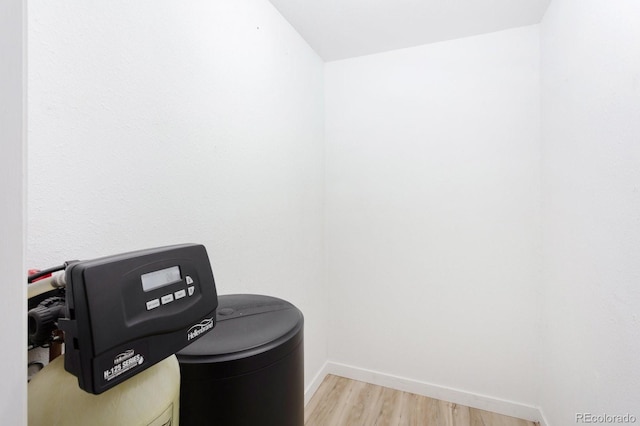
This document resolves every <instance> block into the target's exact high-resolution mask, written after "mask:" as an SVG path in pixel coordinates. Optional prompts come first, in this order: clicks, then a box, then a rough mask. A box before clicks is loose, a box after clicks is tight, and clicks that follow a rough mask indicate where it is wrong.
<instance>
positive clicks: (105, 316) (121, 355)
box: [59, 244, 218, 394]
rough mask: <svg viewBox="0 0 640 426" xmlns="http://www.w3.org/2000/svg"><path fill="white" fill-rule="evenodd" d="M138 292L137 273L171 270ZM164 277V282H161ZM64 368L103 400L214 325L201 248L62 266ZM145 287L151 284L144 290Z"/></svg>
mask: <svg viewBox="0 0 640 426" xmlns="http://www.w3.org/2000/svg"><path fill="white" fill-rule="evenodd" d="M175 267H178V268H179V277H178V278H179V279H177V278H176V277H175V274H174V275H171V274H167V273H165V274H164V275H167V276H171V277H172V278H168V279H167V282H161V283H160V285H157V284H156V286H155V287H154V288H151V289H149V288H147V290H146V291H145V289H144V288H143V284H142V279H141V276H142V275H146V276H148V275H147V274H150V273H159V274H160V275H162V274H163V273H164V272H165V271H172V272H174V271H175ZM164 279H165V278H161V280H164ZM66 280H67V294H66V302H67V315H66V319H62V320H60V322H59V326H60V328H61V329H62V330H63V331H64V334H65V369H66V370H67V371H68V372H70V373H72V374H74V375H75V376H77V377H78V384H79V386H80V388H81V389H83V390H85V391H87V392H90V393H93V394H100V393H102V392H104V391H106V390H108V389H110V388H112V387H114V386H116V385H117V384H119V383H121V382H123V381H124V380H126V379H128V378H130V377H132V376H135V375H136V374H138V373H139V372H141V371H143V370H145V369H147V368H149V367H151V366H152V365H154V364H156V363H158V362H160V361H162V360H163V359H164V358H166V357H168V356H170V355H173V354H174V353H176V352H178V351H179V350H180V349H182V348H184V347H185V346H187V345H188V344H190V343H192V342H193V341H195V340H197V339H198V338H200V337H201V336H203V335H205V334H206V333H207V332H208V331H210V330H211V329H213V327H214V326H215V317H216V308H217V306H218V297H217V293H216V288H215V282H214V279H213V271H212V270H211V264H210V262H209V257H208V255H207V251H206V249H205V247H204V246H202V245H197V244H183V245H175V246H168V247H160V248H154V249H147V250H140V251H135V252H130V253H124V254H119V255H115V256H108V257H103V258H99V259H94V260H89V261H81V262H77V263H73V264H71V265H69V266H68V267H67V271H66ZM147 287H148V286H147Z"/></svg>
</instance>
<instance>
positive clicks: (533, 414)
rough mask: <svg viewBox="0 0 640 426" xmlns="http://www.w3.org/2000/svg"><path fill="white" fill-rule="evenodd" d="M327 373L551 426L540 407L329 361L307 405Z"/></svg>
mask: <svg viewBox="0 0 640 426" xmlns="http://www.w3.org/2000/svg"><path fill="white" fill-rule="evenodd" d="M327 374H334V375H336V376H342V377H346V378H348V379H353V380H359V381H361V382H366V383H371V384H374V385H379V386H385V387H388V388H392V389H397V390H400V391H404V392H411V393H415V394H418V395H423V396H428V397H430V398H435V399H440V400H442V401H449V402H454V403H456V404H461V405H466V406H467V407H473V408H478V409H481V410H488V411H493V412H494V413H499V414H504V415H507V416H513V417H518V418H521V419H525V420H531V421H534V422H539V423H540V426H549V425H548V423H547V422H546V419H545V418H544V416H543V414H542V412H541V411H540V410H539V409H538V408H537V407H533V406H530V405H526V404H521V403H518V402H514V401H509V400H505V399H500V398H494V397H490V396H486V395H477V394H473V393H470V392H466V391H461V390H458V389H452V388H448V387H445V386H439V385H435V384H432V383H426V382H420V381H417V380H413V379H408V378H405V377H399V376H394V375H391V374H385V373H380V372H377V371H372V370H366V369H364V368H359V367H354V366H351V365H346V364H340V363H337V362H332V361H327V362H326V363H325V364H324V365H323V366H322V368H321V369H320V371H319V372H318V374H316V376H315V377H314V378H313V380H312V381H311V383H310V384H309V386H308V387H307V389H306V390H305V395H304V402H305V405H306V404H307V403H308V402H309V400H310V399H311V397H312V396H313V394H314V393H315V392H316V391H317V390H318V387H320V384H321V383H322V381H323V380H324V378H325V377H326V376H327Z"/></svg>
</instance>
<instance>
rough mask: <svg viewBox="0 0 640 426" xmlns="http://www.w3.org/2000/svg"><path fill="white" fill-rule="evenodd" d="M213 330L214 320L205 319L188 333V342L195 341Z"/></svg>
mask: <svg viewBox="0 0 640 426" xmlns="http://www.w3.org/2000/svg"><path fill="white" fill-rule="evenodd" d="M212 328H213V318H205V319H203V320H202V321H200V322H199V323H198V324H195V325H193V326H191V328H189V330H188V331H187V340H193V339H195V338H196V337H198V336H200V335H201V334H203V333H206V332H207V331H209V330H211V329H212Z"/></svg>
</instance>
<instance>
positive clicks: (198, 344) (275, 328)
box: [176, 294, 303, 359]
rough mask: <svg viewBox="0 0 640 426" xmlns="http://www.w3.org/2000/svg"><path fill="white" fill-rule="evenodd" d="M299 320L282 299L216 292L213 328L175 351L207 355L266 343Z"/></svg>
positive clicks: (286, 332) (288, 331) (189, 355)
mask: <svg viewBox="0 0 640 426" xmlns="http://www.w3.org/2000/svg"><path fill="white" fill-rule="evenodd" d="M302 323H303V316H302V312H300V310H298V308H296V307H295V306H294V305H292V304H291V303H289V302H287V301H286V300H282V299H278V298H276V297H271V296H262V295H256V294H231V295H224V296H219V297H218V309H217V311H216V326H215V327H214V329H213V330H211V331H210V332H208V333H207V334H206V335H204V336H202V337H201V338H199V339H198V340H196V341H195V342H193V343H192V344H190V345H189V346H187V347H186V348H184V349H182V350H181V351H180V352H178V353H177V354H176V355H177V356H178V359H180V357H181V356H183V357H187V358H192V357H210V356H217V355H227V354H233V353H238V352H244V351H248V350H251V349H256V348H260V347H261V346H265V347H269V346H271V345H272V344H273V343H274V342H277V341H278V340H281V339H282V338H283V337H285V336H287V335H289V334H291V332H293V331H294V330H297V329H299V328H300V327H302Z"/></svg>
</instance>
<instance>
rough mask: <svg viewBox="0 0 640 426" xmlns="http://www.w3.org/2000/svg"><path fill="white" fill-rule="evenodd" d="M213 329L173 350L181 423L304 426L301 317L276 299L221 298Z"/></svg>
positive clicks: (252, 296) (185, 425)
mask: <svg viewBox="0 0 640 426" xmlns="http://www.w3.org/2000/svg"><path fill="white" fill-rule="evenodd" d="M217 318H218V319H217V323H218V325H217V327H216V329H215V330H214V331H213V332H212V333H209V334H208V335H207V336H206V337H204V338H203V339H200V340H198V341H197V342H195V343H193V344H191V345H189V346H187V347H186V348H184V349H182V350H181V351H180V352H178V353H177V354H176V356H177V357H178V362H179V363H180V425H181V426H207V425H225V426H256V425H261V426H302V425H303V424H304V317H303V315H302V312H301V311H300V310H299V309H298V308H296V307H295V306H294V305H293V304H291V303H289V302H287V301H286V300H282V299H279V298H276V297H270V296H263V295H255V294H233V295H224V296H220V297H219V305H218V311H217Z"/></svg>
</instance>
